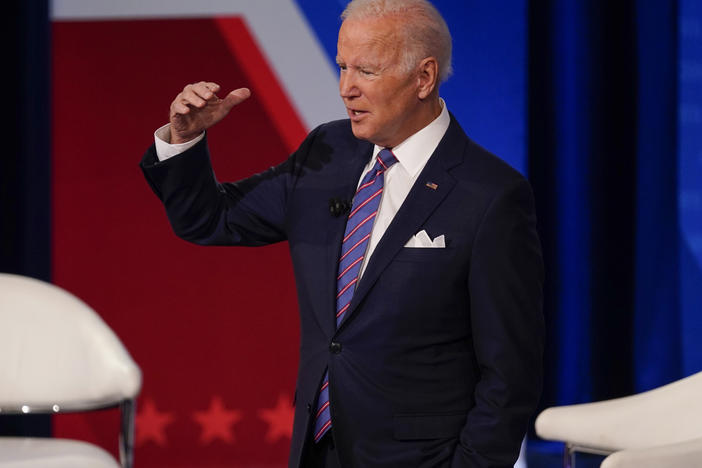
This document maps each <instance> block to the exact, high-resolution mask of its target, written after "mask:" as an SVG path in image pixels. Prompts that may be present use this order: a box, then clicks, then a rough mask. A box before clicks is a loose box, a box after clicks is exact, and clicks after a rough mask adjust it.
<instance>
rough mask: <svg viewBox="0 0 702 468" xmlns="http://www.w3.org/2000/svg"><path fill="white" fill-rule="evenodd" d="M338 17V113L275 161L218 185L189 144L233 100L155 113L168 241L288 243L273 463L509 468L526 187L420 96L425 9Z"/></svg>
mask: <svg viewBox="0 0 702 468" xmlns="http://www.w3.org/2000/svg"><path fill="white" fill-rule="evenodd" d="M343 18H344V22H343V24H342V26H341V29H340V31H339V43H338V57H337V61H338V64H339V68H340V94H341V97H342V99H343V101H344V104H345V105H346V107H347V110H348V116H349V119H347V120H343V121H336V122H331V123H328V124H324V125H321V126H319V127H317V128H316V129H315V130H313V131H312V132H311V133H310V134H309V135H308V136H307V138H306V139H305V141H304V142H303V143H302V144H301V145H300V147H299V148H298V150H297V151H295V152H294V153H293V154H292V155H291V156H290V158H289V159H288V160H286V161H285V162H283V163H282V164H280V165H279V166H277V167H274V168H271V169H270V170H268V171H266V172H263V173H261V174H257V175H254V176H252V177H250V178H248V179H245V180H242V181H240V182H237V183H219V182H217V181H216V179H215V177H214V174H213V171H212V168H211V166H210V161H209V155H208V152H207V145H206V140H205V137H204V130H206V129H207V128H209V127H210V126H212V125H214V124H215V123H216V122H218V121H219V120H220V119H221V118H223V117H224V116H225V115H226V114H227V113H228V112H229V111H230V110H231V109H232V108H233V107H234V106H235V105H237V104H238V103H239V102H241V101H243V100H244V99H246V98H247V97H248V96H249V91H248V90H246V89H238V90H235V91H232V92H231V93H229V94H228V95H227V96H226V97H225V98H224V99H220V98H219V97H218V96H217V94H216V93H217V92H218V91H219V89H220V88H219V86H218V85H216V84H214V83H207V82H200V83H196V84H193V85H188V86H186V87H185V89H184V90H183V92H182V93H180V94H179V95H178V96H177V97H176V99H175V100H174V101H173V103H172V104H171V117H170V124H169V125H167V126H165V127H162V128H161V129H159V130H158V131H157V145H156V147H152V148H150V149H149V151H147V153H146V155H145V156H144V159H143V160H142V168H143V170H144V173H145V175H146V178H147V180H148V181H149V183H150V185H151V187H152V188H153V190H154V192H155V193H156V194H157V195H158V196H159V198H160V199H161V200H162V201H163V202H164V204H165V207H166V211H167V214H168V217H169V220H170V221H171V224H172V226H173V228H174V230H175V232H176V233H177V234H178V235H179V236H181V237H182V238H184V239H187V240H189V241H192V242H196V243H199V244H206V245H221V244H227V245H249V246H256V245H264V244H269V243H273V242H278V241H283V240H287V241H288V242H289V244H290V253H291V256H292V260H293V266H294V272H295V278H296V283H297V290H298V300H299V305H300V314H301V348H300V367H299V372H298V379H297V388H296V400H297V405H296V410H295V422H294V430H293V440H292V446H291V453H290V466H291V467H298V466H302V467H314V466H334V467H335V466H343V467H344V468H351V467H443V466H452V467H507V466H511V465H512V464H513V463H514V461H515V460H516V458H517V454H518V452H519V446H520V442H521V440H522V437H523V436H524V433H525V431H526V429H527V423H528V420H529V418H530V416H531V414H532V412H533V411H534V409H535V406H536V404H537V401H538V398H539V395H540V391H541V379H542V369H541V360H542V349H543V318H542V313H541V305H542V304H541V303H542V281H543V265H542V260H541V250H540V244H539V240H538V237H537V233H536V220H535V215H534V208H533V200H532V194H531V189H530V187H529V184H528V182H526V180H525V179H524V178H523V177H522V176H521V175H520V174H519V173H517V172H516V171H515V170H513V169H512V168H510V167H509V166H508V165H507V164H505V163H504V162H502V161H501V160H500V159H498V158H497V157H496V156H494V155H492V154H490V153H488V152H487V151H486V150H484V149H482V148H481V147H479V146H478V145H476V144H475V143H474V142H472V141H471V140H470V139H469V138H468V137H467V136H466V135H465V133H464V132H463V130H462V129H461V128H460V126H459V124H458V122H457V121H456V120H455V118H453V116H451V115H450V113H449V112H448V110H447V108H446V104H445V103H444V102H443V100H441V99H440V98H439V83H440V81H441V80H443V79H446V78H447V77H448V75H449V74H450V56H451V42H450V35H449V32H448V28H447V27H446V24H445V22H444V21H443V19H442V18H441V16H440V15H439V14H438V12H437V11H436V10H435V9H434V8H433V7H432V6H431V5H430V4H428V3H427V2H425V1H424V0H405V1H402V0H385V1H379V0H356V1H354V2H351V4H349V6H348V7H347V9H346V11H345V12H344V15H343ZM330 208H331V213H330ZM364 210H365V211H364ZM364 229H366V231H364ZM364 232H365V234H364V235H361V234H359V233H364ZM354 236H356V237H354Z"/></svg>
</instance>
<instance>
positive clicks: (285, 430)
mask: <svg viewBox="0 0 702 468" xmlns="http://www.w3.org/2000/svg"><path fill="white" fill-rule="evenodd" d="M258 417H259V418H261V419H263V420H264V421H266V422H267V423H268V432H267V433H266V442H269V443H271V444H272V443H273V442H276V441H277V440H278V439H280V438H281V437H287V438H288V439H292V430H293V419H294V418H295V408H294V407H293V404H292V401H290V398H288V397H286V396H285V395H282V394H281V395H280V396H279V397H278V402H277V403H276V405H275V407H274V408H270V409H261V410H259V411H258Z"/></svg>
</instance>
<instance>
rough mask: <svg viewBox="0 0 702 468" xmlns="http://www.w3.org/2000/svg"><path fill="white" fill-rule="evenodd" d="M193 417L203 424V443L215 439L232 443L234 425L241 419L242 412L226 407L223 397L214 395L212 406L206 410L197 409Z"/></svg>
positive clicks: (201, 438) (201, 439)
mask: <svg viewBox="0 0 702 468" xmlns="http://www.w3.org/2000/svg"><path fill="white" fill-rule="evenodd" d="M193 418H194V419H195V420H196V421H197V422H198V423H199V424H200V426H202V433H201V434H200V442H201V443H202V444H203V445H205V444H209V443H210V442H212V441H213V440H215V439H220V440H222V441H224V442H226V443H232V442H234V435H233V434H232V426H233V425H234V424H236V423H237V422H239V420H241V412H240V411H236V410H228V409H226V408H224V405H223V404H222V398H220V397H219V396H213V397H212V400H210V407H209V408H208V409H207V410H206V411H195V413H194V414H193Z"/></svg>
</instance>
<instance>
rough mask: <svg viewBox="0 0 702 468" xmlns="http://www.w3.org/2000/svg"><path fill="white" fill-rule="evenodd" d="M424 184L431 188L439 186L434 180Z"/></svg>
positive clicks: (434, 188)
mask: <svg viewBox="0 0 702 468" xmlns="http://www.w3.org/2000/svg"><path fill="white" fill-rule="evenodd" d="M426 185H427V187H429V188H430V189H432V190H436V189H438V188H439V186H438V185H436V184H435V183H434V182H427V184H426Z"/></svg>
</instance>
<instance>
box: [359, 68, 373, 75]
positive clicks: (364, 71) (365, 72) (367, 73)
mask: <svg viewBox="0 0 702 468" xmlns="http://www.w3.org/2000/svg"><path fill="white" fill-rule="evenodd" d="M372 74H373V72H371V71H369V70H363V69H361V75H365V76H369V75H372Z"/></svg>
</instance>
